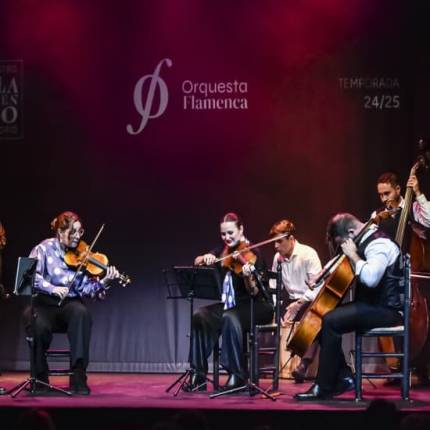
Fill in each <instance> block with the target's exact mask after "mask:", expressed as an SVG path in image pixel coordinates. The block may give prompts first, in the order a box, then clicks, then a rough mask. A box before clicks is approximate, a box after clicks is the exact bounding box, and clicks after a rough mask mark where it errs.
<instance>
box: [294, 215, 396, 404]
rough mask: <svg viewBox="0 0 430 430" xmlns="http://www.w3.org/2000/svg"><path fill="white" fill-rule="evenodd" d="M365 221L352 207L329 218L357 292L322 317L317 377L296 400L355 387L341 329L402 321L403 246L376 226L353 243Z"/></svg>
mask: <svg viewBox="0 0 430 430" xmlns="http://www.w3.org/2000/svg"><path fill="white" fill-rule="evenodd" d="M363 227H364V224H363V223H362V222H360V221H359V220H358V219H357V218H356V217H355V216H354V215H351V214H349V213H341V214H337V215H335V216H334V217H332V218H331V219H330V221H329V223H328V226H327V239H328V242H329V244H331V245H332V246H335V245H336V246H339V245H340V246H341V248H342V251H343V253H344V254H345V255H346V257H347V258H348V259H349V261H350V263H351V266H352V269H353V271H354V273H355V276H356V296H355V299H354V301H353V302H349V303H345V304H341V305H340V306H338V307H337V308H335V309H334V310H332V311H330V312H328V313H327V314H325V316H324V317H323V319H322V328H321V332H320V336H319V341H320V347H321V349H320V356H319V367H318V373H317V377H316V381H315V384H313V385H312V386H311V387H310V389H309V390H308V391H306V392H304V393H299V394H296V395H295V399H297V400H320V399H328V398H331V397H333V396H336V395H340V394H342V393H344V392H345V391H349V390H352V389H353V388H354V381H353V379H352V374H351V370H350V368H349V367H348V366H347V364H346V361H345V356H344V354H343V351H342V335H343V334H345V333H349V332H352V331H356V330H369V329H372V328H375V327H384V326H391V325H397V324H401V321H402V318H401V313H400V311H401V307H402V304H401V300H400V293H401V289H402V287H401V286H400V275H401V269H400V261H399V260H400V257H401V252H400V249H399V247H398V245H397V244H396V243H395V242H394V241H392V240H391V239H389V238H388V236H387V235H385V234H384V233H383V232H382V231H379V230H378V228H377V227H376V226H373V227H370V228H369V229H368V231H366V232H365V233H364V235H363V237H362V238H361V240H360V242H359V244H358V245H355V243H354V241H353V238H355V237H356V236H357V235H358V234H359V233H360V231H361V230H362V229H363ZM323 288H324V287H323Z"/></svg>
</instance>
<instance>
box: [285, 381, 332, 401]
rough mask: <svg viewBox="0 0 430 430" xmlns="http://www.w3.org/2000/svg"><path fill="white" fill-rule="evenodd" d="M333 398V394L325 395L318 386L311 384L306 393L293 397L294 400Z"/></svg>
mask: <svg viewBox="0 0 430 430" xmlns="http://www.w3.org/2000/svg"><path fill="white" fill-rule="evenodd" d="M332 397H333V393H328V392H327V393H326V392H323V391H322V390H321V387H320V386H319V385H318V384H313V385H312V387H311V388H309V390H308V391H305V392H304V393H297V394H295V395H294V398H295V399H296V400H300V401H303V400H327V399H331V398H332Z"/></svg>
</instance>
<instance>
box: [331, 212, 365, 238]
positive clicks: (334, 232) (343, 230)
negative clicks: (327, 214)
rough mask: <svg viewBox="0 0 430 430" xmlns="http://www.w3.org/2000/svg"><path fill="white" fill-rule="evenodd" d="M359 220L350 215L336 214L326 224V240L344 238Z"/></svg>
mask: <svg viewBox="0 0 430 430" xmlns="http://www.w3.org/2000/svg"><path fill="white" fill-rule="evenodd" d="M358 222H359V220H358V219H357V217H355V216H354V215H352V214H350V213H347V212H345V213H338V214H336V215H334V216H333V217H331V218H330V220H329V222H328V224H327V239H328V240H333V239H334V238H336V237H339V236H340V237H345V236H347V235H348V231H349V230H350V229H351V228H355V227H356V225H357V223H358Z"/></svg>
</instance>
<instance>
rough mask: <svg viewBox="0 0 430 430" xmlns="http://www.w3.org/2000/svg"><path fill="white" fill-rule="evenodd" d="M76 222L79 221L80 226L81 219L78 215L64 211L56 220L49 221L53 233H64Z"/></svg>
mask: <svg viewBox="0 0 430 430" xmlns="http://www.w3.org/2000/svg"><path fill="white" fill-rule="evenodd" d="M76 221H79V222H80V223H81V224H82V221H81V218H80V217H79V215H77V214H75V213H74V212H71V211H66V212H62V213H60V215H58V216H57V217H56V218H54V219H53V220H52V221H51V230H54V231H58V230H61V231H64V230H67V229H68V228H70V227H71V226H72V225H73V224H74V223H75V222H76Z"/></svg>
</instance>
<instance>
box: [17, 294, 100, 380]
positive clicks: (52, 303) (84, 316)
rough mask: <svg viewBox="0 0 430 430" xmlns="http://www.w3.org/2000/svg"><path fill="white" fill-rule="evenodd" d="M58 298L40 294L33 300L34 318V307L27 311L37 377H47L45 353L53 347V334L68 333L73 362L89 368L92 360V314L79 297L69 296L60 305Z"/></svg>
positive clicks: (28, 330)
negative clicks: (51, 345)
mask: <svg viewBox="0 0 430 430" xmlns="http://www.w3.org/2000/svg"><path fill="white" fill-rule="evenodd" d="M58 300H59V299H58V298H56V297H53V296H47V295H42V294H40V295H38V296H37V297H35V298H34V299H33V311H34V319H33V322H32V318H31V309H30V308H29V307H28V308H27V309H26V310H25V311H24V324H25V329H26V332H27V335H28V336H29V337H32V338H33V342H34V372H35V375H36V377H39V378H41V377H46V376H47V372H48V363H47V361H46V357H45V352H46V350H47V349H48V348H49V346H50V344H51V341H52V335H53V333H56V332H57V333H67V337H68V339H69V343H70V353H71V365H72V369H73V368H77V367H79V368H82V369H83V370H85V369H86V368H87V366H88V361H89V346H90V337H91V326H92V319H91V315H90V313H89V311H88V309H87V307H86V306H85V304H84V303H83V302H82V300H81V299H79V298H76V299H75V298H73V299H69V298H68V299H66V300H65V301H64V302H63V304H62V305H61V306H58Z"/></svg>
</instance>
